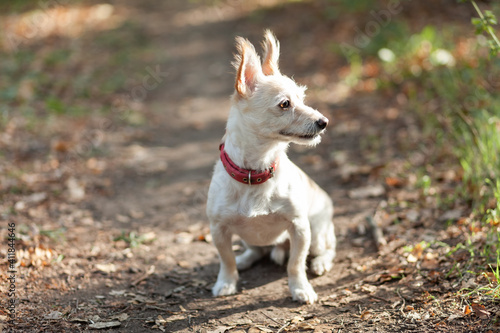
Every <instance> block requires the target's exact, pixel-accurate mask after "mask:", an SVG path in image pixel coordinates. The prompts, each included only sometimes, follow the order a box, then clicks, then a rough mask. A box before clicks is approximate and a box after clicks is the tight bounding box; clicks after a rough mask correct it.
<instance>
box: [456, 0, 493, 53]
mask: <svg viewBox="0 0 500 333" xmlns="http://www.w3.org/2000/svg"><path fill="white" fill-rule="evenodd" d="M459 2H470V3H471V4H472V6H474V9H475V10H476V12H477V14H478V15H479V17H478V18H477V17H474V18H473V19H472V24H473V25H474V26H475V27H476V34H477V35H480V34H486V35H487V36H489V38H490V39H489V41H488V44H489V47H490V55H491V56H492V57H496V56H497V55H498V53H499V52H500V41H499V40H498V37H497V35H496V34H495V29H494V28H493V26H494V25H497V24H498V20H497V18H496V16H495V14H494V13H493V12H492V11H491V10H485V11H484V13H483V12H482V10H481V9H480V8H479V6H478V5H477V3H476V1H474V0H459Z"/></svg>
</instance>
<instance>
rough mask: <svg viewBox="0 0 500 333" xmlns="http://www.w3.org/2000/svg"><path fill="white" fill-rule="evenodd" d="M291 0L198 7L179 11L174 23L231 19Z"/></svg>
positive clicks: (186, 24)
mask: <svg viewBox="0 0 500 333" xmlns="http://www.w3.org/2000/svg"><path fill="white" fill-rule="evenodd" d="M289 1H290V0H252V1H242V0H233V1H229V2H228V3H224V4H215V5H210V6H202V7H196V8H194V9H191V10H188V11H185V12H181V13H178V14H177V15H176V16H175V17H174V19H173V24H174V26H176V27H184V26H200V25H203V24H207V23H214V22H224V21H230V20H235V19H238V18H241V17H243V16H245V15H248V14H249V13H251V12H253V11H255V10H258V9H265V8H272V7H275V6H277V5H279V4H283V3H286V2H289Z"/></svg>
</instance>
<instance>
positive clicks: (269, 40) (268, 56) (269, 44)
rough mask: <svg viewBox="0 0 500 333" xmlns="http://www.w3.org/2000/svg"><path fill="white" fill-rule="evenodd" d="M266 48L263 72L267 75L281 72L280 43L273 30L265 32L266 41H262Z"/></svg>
mask: <svg viewBox="0 0 500 333" xmlns="http://www.w3.org/2000/svg"><path fill="white" fill-rule="evenodd" d="M262 47H263V49H264V61H263V63H262V72H263V73H264V74H265V75H274V74H279V72H280V70H279V68H278V58H279V56H280V43H279V42H278V40H277V39H276V37H274V35H273V33H272V32H271V30H266V31H265V32H264V41H263V42H262Z"/></svg>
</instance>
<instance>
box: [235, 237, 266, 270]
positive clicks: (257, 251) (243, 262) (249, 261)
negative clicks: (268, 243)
mask: <svg viewBox="0 0 500 333" xmlns="http://www.w3.org/2000/svg"><path fill="white" fill-rule="evenodd" d="M243 243H244V244H245V248H246V250H245V252H243V253H242V254H240V255H238V256H236V266H237V267H238V270H245V269H248V268H250V266H252V265H253V263H254V262H256V261H257V260H259V259H260V258H262V257H263V256H264V255H266V254H267V253H269V248H268V247H261V246H251V245H248V244H247V243H245V242H243Z"/></svg>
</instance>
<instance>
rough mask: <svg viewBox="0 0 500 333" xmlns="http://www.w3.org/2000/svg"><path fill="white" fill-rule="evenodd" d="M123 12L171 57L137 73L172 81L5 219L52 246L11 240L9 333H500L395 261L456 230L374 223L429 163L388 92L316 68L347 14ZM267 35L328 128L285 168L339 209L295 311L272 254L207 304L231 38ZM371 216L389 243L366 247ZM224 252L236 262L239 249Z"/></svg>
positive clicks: (423, 264) (428, 275) (427, 219)
mask: <svg viewBox="0 0 500 333" xmlns="http://www.w3.org/2000/svg"><path fill="white" fill-rule="evenodd" d="M125 3H127V6H128V7H127V8H128V9H127V10H128V11H129V16H130V17H135V18H136V20H137V21H138V22H140V23H141V24H143V25H144V26H145V27H147V31H148V33H149V34H150V35H151V36H153V37H154V38H155V40H156V41H157V46H158V47H159V48H162V49H163V50H164V52H165V53H166V58H167V60H166V61H165V62H164V63H161V64H151V65H150V68H155V66H159V67H160V68H161V70H162V71H164V72H167V73H168V75H166V77H164V78H162V79H161V81H162V82H161V83H160V84H159V86H158V87H157V88H156V89H154V90H152V91H150V92H149V94H148V98H147V100H146V103H145V109H146V113H145V114H147V115H148V117H149V119H148V121H147V123H146V124H144V125H142V126H136V127H115V128H112V129H109V131H105V133H104V134H105V142H104V143H103V146H104V147H105V148H106V152H107V153H106V155H104V156H100V157H98V158H94V159H92V158H89V159H86V160H78V159H77V160H76V161H74V164H69V165H73V167H74V170H76V171H75V172H73V178H74V180H73V181H69V180H68V179H69V178H68V179H66V181H67V184H68V185H67V188H68V192H65V193H66V194H67V195H68V196H69V197H68V198H65V197H64V196H63V197H62V198H61V197H59V198H58V199H49V200H45V201H42V202H41V203H37V204H36V205H34V206H30V207H28V208H29V209H28V208H27V209H26V210H25V211H24V213H23V212H22V213H19V214H18V215H17V217H16V218H15V219H16V224H17V225H21V224H22V223H25V222H26V224H27V225H30V223H29V221H30V219H31V217H30V214H38V213H39V212H37V211H36V209H38V208H37V207H42V208H39V209H40V210H43V212H44V214H46V215H45V221H46V222H45V223H46V224H45V227H46V228H48V229H50V230H58V229H57V228H64V234H63V235H58V234H54V233H55V232H54V233H52V234H50V235H48V234H47V233H40V232H39V233H38V236H37V237H35V238H33V239H30V240H23V239H21V240H18V243H17V248H18V251H21V250H22V251H26V253H25V256H26V258H27V259H26V260H25V261H24V262H23V263H22V265H21V266H20V267H18V273H17V274H18V280H17V295H18V304H17V312H18V316H17V319H16V323H15V325H14V326H13V327H11V326H4V329H5V330H7V331H12V332H63V331H68V332H84V331H85V332H86V331H91V330H94V329H95V330H97V329H99V330H102V331H107V332H150V331H164V332H221V333H222V332H225V331H228V332H259V331H263V332H283V331H314V332H330V331H334V332H402V331H414V332H469V331H478V332H479V331H485V332H486V331H488V330H489V331H491V332H493V331H495V330H498V326H495V324H494V320H492V318H493V317H491V316H489V317H488V316H480V315H478V313H480V311H479V310H478V311H479V312H478V311H476V312H475V314H474V315H473V314H469V313H468V312H467V308H466V306H468V305H467V304H468V303H465V302H464V301H463V299H461V298H460V297H458V296H456V295H454V293H453V291H454V290H457V286H454V285H453V284H455V283H458V284H460V283H461V284H463V283H466V281H467V279H462V280H453V274H451V276H447V275H446V273H447V272H449V269H450V267H451V265H452V264H453V263H455V262H456V261H455V257H446V258H443V259H439V261H437V259H436V258H434V257H432V256H431V257H428V256H427V257H425V256H424V254H425V253H427V252H425V253H424V254H422V253H423V252H422V251H420V252H418V246H417V251H415V248H413V249H414V251H413V252H411V251H410V252H408V251H404V246H405V245H413V246H414V245H416V244H418V242H420V241H421V240H422V239H424V240H426V239H427V240H429V239H433V240H442V241H448V242H453V235H452V234H451V231H450V230H449V229H447V228H448V226H447V225H446V224H445V223H444V222H442V221H443V220H442V219H439V215H440V214H442V212H440V211H438V210H437V209H436V208H435V207H434V206H433V205H432V203H431V204H429V205H428V206H427V207H424V208H422V209H420V208H419V209H418V210H417V211H415V210H410V209H409V208H406V207H405V206H404V205H397V204H396V205H395V207H396V208H395V209H394V210H393V211H392V213H391V214H392V215H391V214H389V213H387V211H386V210H385V208H386V207H387V206H388V205H389V206H390V205H391V204H394V202H396V203H398V202H412V201H413V202H415V201H419V200H421V192H420V190H417V189H414V188H411V187H407V186H406V185H405V184H406V183H404V182H403V183H398V180H397V179H396V180H394V179H392V178H390V179H389V180H391V179H392V182H391V181H387V179H386V178H385V177H386V176H387V175H388V174H391V172H392V171H394V170H401V169H402V165H403V164H404V162H405V161H406V160H408V159H413V160H417V161H418V160H419V159H422V158H424V157H422V154H421V153H419V151H417V150H412V149H413V148H415V147H416V146H417V141H418V140H419V139H420V136H419V134H418V133H417V134H415V133H416V132H418V126H417V121H416V120H415V119H414V117H413V116H411V114H409V113H408V112H406V109H405V108H406V107H407V104H405V103H406V101H405V98H404V96H403V95H401V94H399V93H397V92H396V93H394V94H384V93H378V92H376V91H372V90H370V89H369V88H366V89H359V90H352V89H351V90H349V89H348V88H346V87H344V86H343V85H342V84H340V83H338V82H339V80H338V78H339V76H340V75H341V74H339V73H342V71H345V70H346V63H345V61H344V60H342V59H340V58H338V57H337V58H335V57H331V56H329V54H331V51H330V49H329V48H328V45H324V44H322V42H323V41H325V40H332V39H334V38H340V39H341V38H342V36H341V35H342V34H344V35H345V30H346V29H339V25H340V24H342V23H343V22H344V23H346V24H348V23H347V20H346V19H339V21H338V22H329V23H327V24H325V25H318V24H316V23H315V17H316V16H318V15H321V12H320V9H319V7H317V6H315V5H314V4H312V3H309V2H305V3H292V4H287V5H278V4H277V5H262V4H258V3H254V2H252V3H251V4H250V3H249V4H246V5H243V4H242V3H240V2H239V1H236V2H228V3H222V4H218V5H214V6H212V5H210V6H209V5H204V4H201V3H199V2H191V1H189V2H188V1H168V3H167V2H165V3H162V4H159V3H157V2H152V1H146V2H143V3H141V4H139V3H137V2H125ZM256 8H258V9H256ZM301 14H302V15H301ZM276 17H280V18H281V19H280V20H276V19H275V18H276ZM283 17H286V18H288V20H285V19H283ZM267 27H269V28H271V29H272V30H273V31H274V32H275V33H276V35H277V36H278V38H279V39H280V42H281V50H282V52H281V53H282V56H281V60H280V67H281V70H282V72H284V73H285V74H288V75H290V76H293V77H294V79H295V80H296V81H298V82H299V83H301V84H305V85H308V86H309V91H308V100H307V102H308V103H309V105H311V106H313V107H315V108H317V109H319V110H320V111H321V112H323V113H324V114H325V115H326V116H327V117H328V118H329V119H330V124H331V125H329V129H328V131H327V132H326V134H325V135H324V137H323V140H322V142H321V144H320V145H319V146H317V147H315V148H304V147H298V146H292V147H291V148H290V156H291V159H292V160H293V161H294V162H296V164H298V165H299V166H300V167H301V168H302V169H303V170H304V171H306V173H308V174H309V175H310V176H311V177H312V178H313V179H314V180H315V181H316V182H317V183H318V184H320V186H321V187H323V188H324V189H325V190H326V191H327V193H329V194H330V195H331V197H332V199H333V201H334V203H335V211H336V213H335V217H334V223H335V228H336V234H337V239H338V246H337V257H336V259H335V266H334V268H333V269H332V271H330V272H328V273H327V274H325V275H324V276H320V277H316V276H312V275H311V276H309V278H310V281H311V283H312V285H313V286H314V288H315V290H316V292H317V293H318V296H319V301H318V302H317V303H316V304H314V305H304V304H299V303H296V302H293V301H292V299H291V296H290V292H289V290H288V286H287V274H286V269H285V268H284V267H280V266H277V265H275V264H274V263H272V262H271V261H270V260H268V259H264V260H262V261H260V262H258V263H257V264H256V265H254V266H253V267H252V268H250V269H248V270H246V271H243V272H241V275H240V281H239V285H238V289H239V292H238V293H237V294H236V295H233V296H228V297H219V298H214V297H212V295H211V292H210V288H211V286H212V285H213V283H214V282H215V279H216V275H217V271H218V257H217V251H216V249H215V247H214V245H213V244H211V240H210V235H209V230H208V222H207V219H206V217H205V201H206V194H207V190H208V185H209V182H210V177H211V172H212V168H213V165H214V163H215V161H216V159H217V157H218V145H219V141H220V139H221V137H222V135H223V134H224V127H225V121H226V117H227V114H228V109H229V96H230V95H231V93H232V91H233V73H232V68H231V66H230V62H231V60H232V54H233V52H234V36H235V35H241V36H245V37H248V38H249V39H250V40H251V41H252V42H254V43H255V44H258V43H259V41H260V40H261V35H262V31H263V30H264V28H267ZM327 37H328V38H327ZM402 138H405V139H406V140H405V143H404V144H403V143H401V139H402ZM89 170H90V171H92V172H90V171H89ZM47 174H49V173H47ZM395 182H396V183H395ZM445 185H449V186H453V180H450V181H449V183H446V184H445ZM79 189H83V190H84V191H85V195H84V196H83V197H81V196H79V195H78V190H79ZM72 191H73V192H72ZM25 201H26V200H25ZM28 203H29V202H28ZM33 210H34V211H33ZM30 212H31V213H30ZM370 218H374V219H375V220H376V222H377V223H378V224H379V226H380V228H381V229H380V230H381V231H383V233H384V236H385V239H386V240H387V245H385V246H381V247H380V248H378V247H377V244H376V243H375V239H374V237H373V233H372V230H371V229H370V225H369V224H368V223H367V221H368V220H369V219H370ZM51 227H53V228H52V229H51ZM35 234H36V233H35ZM120 236H121V237H120ZM134 241H135V243H134ZM34 244H35V245H34ZM234 249H235V251H241V244H240V243H239V242H238V240H237V239H235V240H234ZM30 251H31V252H30ZM36 251H38V252H36ZM439 251H440V250H439V249H435V251H434V253H435V254H436V253H437V254H439V253H440V252H439ZM409 254H412V255H414V257H415V258H416V260H413V258H412V257H410V256H409ZM457 255H458V254H457ZM54 258H59V259H60V260H56V261H54ZM464 281H465V282H464ZM484 311H486V312H487V311H489V313H490V314H492V316H494V311H493V312H492V310H491V309H484ZM4 312H6V311H4ZM469 312H470V310H469ZM99 325H102V326H103V328H99ZM106 325H110V326H109V328H106Z"/></svg>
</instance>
